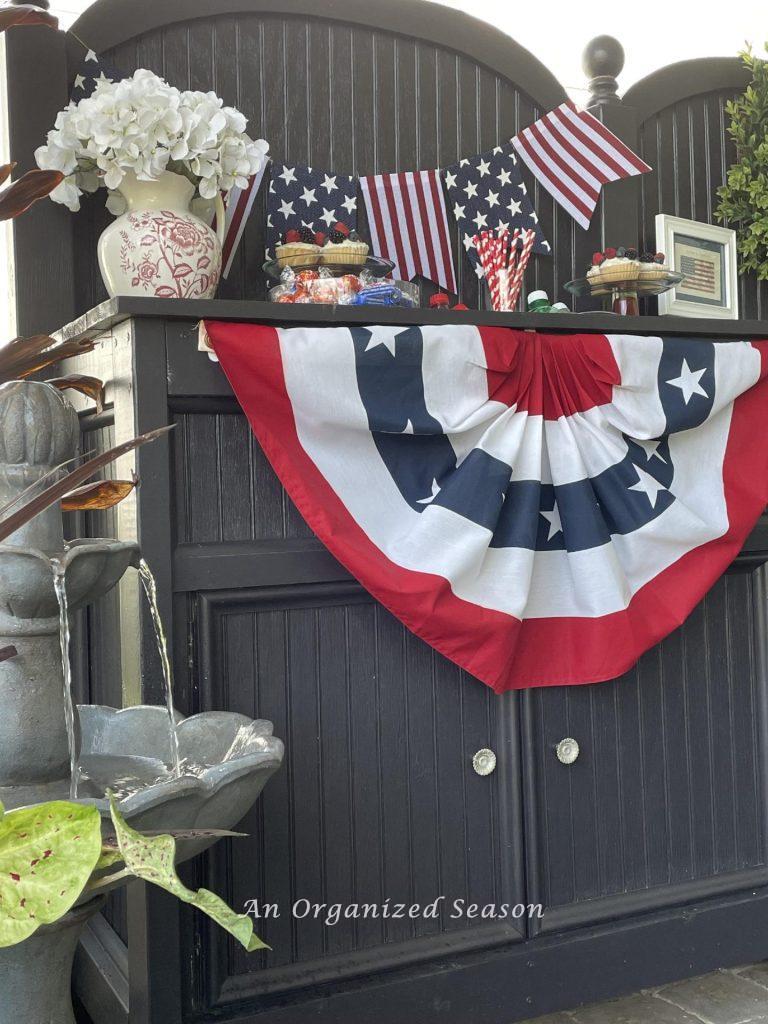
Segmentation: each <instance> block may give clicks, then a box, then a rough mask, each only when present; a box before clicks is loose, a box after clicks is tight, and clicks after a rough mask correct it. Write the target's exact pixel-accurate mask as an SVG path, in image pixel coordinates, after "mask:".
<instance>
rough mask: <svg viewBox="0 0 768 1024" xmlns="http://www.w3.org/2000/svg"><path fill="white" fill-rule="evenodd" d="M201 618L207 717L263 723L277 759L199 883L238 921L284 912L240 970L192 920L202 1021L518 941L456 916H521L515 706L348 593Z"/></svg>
mask: <svg viewBox="0 0 768 1024" xmlns="http://www.w3.org/2000/svg"><path fill="white" fill-rule="evenodd" d="M198 604H199V628H198V642H199V645H200V647H201V651H200V655H201V659H202V662H201V663H202V665H203V666H204V668H203V670H202V672H201V680H200V685H201V703H202V707H203V708H204V709H206V708H208V707H222V706H223V707H228V708H231V709H233V710H238V711H242V712H244V713H246V714H249V715H254V716H260V717H264V718H269V719H271V720H272V721H273V722H274V726H275V732H276V734H277V735H278V736H280V737H281V738H283V739H284V740H285V744H286V762H285V764H284V766H283V768H282V769H281V770H280V772H278V774H277V775H275V776H274V777H273V779H271V780H270V782H269V783H268V784H267V786H266V788H265V790H264V792H263V794H262V796H261V798H260V800H259V802H258V803H257V805H256V806H255V808H254V809H253V811H252V812H251V813H250V814H249V815H248V817H247V819H246V820H245V821H244V822H243V826H242V829H243V831H245V832H247V833H248V838H246V839H240V840H236V841H233V842H232V843H221V844H218V846H217V847H215V848H214V850H213V851H212V852H211V854H210V855H209V856H208V858H207V861H206V866H205V868H204V871H203V874H202V876H201V877H200V879H199V881H200V884H203V885H205V886H206V887H208V888H211V889H214V890H215V891H217V892H221V893H224V894H225V895H227V896H228V898H229V899H230V900H231V902H232V904H233V905H234V906H235V907H242V906H243V905H244V903H245V902H246V901H247V900H252V899H257V900H258V901H259V904H260V905H261V907H262V908H263V907H264V905H265V904H267V903H270V904H277V905H278V907H279V914H280V916H279V917H270V918H268V919H264V918H262V919H261V920H259V921H257V922H256V928H257V931H258V933H259V934H260V935H261V936H262V937H263V938H264V939H265V941H266V942H268V943H269V944H270V945H271V946H272V951H271V952H265V953H260V954H256V955H250V956H246V955H245V954H243V953H242V952H241V951H240V950H239V948H237V949H236V948H234V946H233V944H231V943H229V942H227V941H226V939H225V938H224V937H223V935H222V933H220V932H218V931H217V930H215V929H209V928H208V927H207V926H206V925H205V924H200V923H199V922H196V926H197V927H199V928H200V929H201V932H200V941H201V943H202V946H203V949H204V950H205V957H206V959H207V962H208V969H209V971H210V973H209V974H208V981H206V982H205V983H204V984H203V983H202V982H201V980H200V978H199V977H198V978H197V984H195V983H194V980H193V979H190V980H191V981H192V984H191V985H190V989H191V990H195V989H196V990H197V991H201V990H202V989H205V990H206V991H208V992H209V993H210V998H207V999H206V1000H205V1001H204V1005H205V1007H206V1008H211V1007H212V1006H214V1005H222V1004H223V1003H231V1002H238V1001H240V1000H243V999H248V998H252V997H254V996H257V995H258V996H260V997H269V994H270V993H273V994H275V997H277V995H278V994H279V993H285V992H287V991H289V990H292V989H297V988H301V987H304V986H306V985H308V984H310V983H311V984H318V983H320V984H322V983H324V982H326V981H331V980H333V981H338V980H339V979H343V978H346V977H354V976H356V975H360V974H366V973H370V972H371V971H376V970H383V969H392V968H397V967H399V966H404V965H407V964H413V963H415V962H419V961H421V960H429V959H435V958H439V957H445V956H448V955H455V954H457V953H461V952H464V951H467V950H471V949H477V948H482V947H485V946H491V945H497V944H500V943H507V942H510V941H516V940H518V939H520V938H521V937H522V935H523V934H524V932H525V929H526V924H525V921H522V922H521V921H520V920H516V919H514V918H512V917H511V916H509V917H508V918H506V919H503V920H502V919H500V918H493V917H485V918H483V917H482V916H472V917H468V916H454V908H453V902H454V900H461V901H463V902H464V904H465V905H466V904H469V903H477V904H478V905H479V906H481V907H482V906H487V905H494V906H495V907H498V908H501V905H502V904H504V903H507V904H509V905H510V907H511V906H512V905H514V904H517V903H522V901H523V880H522V879H523V873H522V867H521V861H522V853H521V849H520V836H521V832H522V827H521V813H520V809H519V808H520V802H519V800H518V799H517V791H518V787H519V778H520V764H519V757H518V750H517V740H518V735H519V728H518V724H517V719H516V696H515V695H509V696H508V697H507V698H502V699H499V698H497V697H496V696H495V695H494V694H493V693H492V692H491V691H490V690H489V689H487V688H486V687H484V686H482V685H481V684H480V683H478V682H477V681H476V680H473V679H471V678H469V677H467V676H466V675H465V674H464V673H462V672H461V671H460V670H459V669H458V668H457V667H456V666H455V665H453V664H451V663H450V662H448V661H446V660H445V659H444V658H442V657H440V656H439V655H437V654H436V653H435V652H434V651H432V650H431V649H430V648H429V647H428V646H427V645H426V644H424V643H422V642H421V641H420V640H418V639H417V638H415V637H413V636H412V635H411V634H410V633H408V631H407V630H405V629H404V627H403V626H402V625H401V624H400V623H399V622H397V620H396V619H394V617H393V616H391V615H390V614H389V613H388V612H386V611H385V610H384V609H382V608H381V607H380V606H378V605H377V604H376V603H375V602H374V601H373V600H372V599H371V598H370V597H369V595H367V594H366V593H365V592H364V591H363V590H362V588H360V587H359V585H358V584H356V583H351V582H344V583H318V584H311V585H307V586H296V587H274V588H272V587H265V588H258V589H252V590H240V591H227V592H225V593H221V592H219V593H211V594H204V595H201V596H199V597H198ZM484 747H491V748H492V749H494V750H495V752H496V753H497V757H498V767H497V769H496V771H495V772H493V773H492V774H491V775H488V776H485V777H481V776H480V775H478V774H477V773H476V772H475V771H474V770H473V767H472V756H473V754H474V753H475V752H476V751H477V750H479V749H481V748H484ZM438 898H441V900H440V903H439V908H438V909H439V916H437V917H426V918H425V917H422V916H416V917H410V916H408V914H407V913H406V914H405V915H403V914H402V913H401V912H399V911H398V914H397V916H390V917H387V918H385V917H384V916H383V914H382V915H381V916H378V917H373V916H365V917H360V916H356V917H350V918H344V917H343V916H342V917H341V919H340V920H339V921H338V922H337V923H334V924H331V925H329V924H328V923H327V922H326V921H325V920H324V918H325V917H326V913H327V912H326V911H322V912H320V914H319V916H318V917H317V919H316V918H315V917H314V911H310V912H309V916H306V917H304V919H303V920H297V919H296V918H295V917H294V916H293V915H292V910H291V908H292V906H293V905H294V903H295V902H296V901H308V902H309V904H312V905H313V906H314V905H315V904H321V905H322V904H325V905H327V907H329V908H330V907H332V906H333V905H334V904H339V905H341V907H342V908H344V907H346V906H347V905H358V906H362V905H363V904H375V905H377V906H379V907H382V905H384V904H386V903H387V901H389V904H390V911H394V907H395V904H405V905H406V907H409V906H410V905H412V904H419V905H420V906H421V907H422V908H423V907H426V906H427V905H428V904H430V903H432V901H434V900H436V899H438ZM304 910H305V905H304V904H302V905H301V908H300V911H299V912H300V913H303V912H304ZM331 912H333V911H331ZM342 914H343V911H342ZM197 1008H198V1009H199V1008H200V1007H199V1006H198V1007H197Z"/></svg>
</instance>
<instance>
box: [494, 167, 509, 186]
mask: <svg viewBox="0 0 768 1024" xmlns="http://www.w3.org/2000/svg"><path fill="white" fill-rule="evenodd" d="M496 178H497V180H498V182H499V184H500V185H501V186H502V188H503V187H504V186H505V185H509V184H510V183H511V179H512V172H511V171H505V170H504V168H502V169H501V172H500V173H499V174H497V175H496Z"/></svg>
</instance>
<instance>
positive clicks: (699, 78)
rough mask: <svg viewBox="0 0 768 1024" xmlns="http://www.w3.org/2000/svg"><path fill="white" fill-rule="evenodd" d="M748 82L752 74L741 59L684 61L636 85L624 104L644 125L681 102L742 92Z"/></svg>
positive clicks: (725, 58) (654, 73) (706, 58)
mask: <svg viewBox="0 0 768 1024" xmlns="http://www.w3.org/2000/svg"><path fill="white" fill-rule="evenodd" d="M749 80H750V75H749V72H748V71H747V69H746V68H745V67H744V65H743V64H742V62H741V60H740V59H739V58H738V57H701V58H697V59H696V60H681V61H679V62H678V63H677V64H669V65H668V66H667V67H665V68H660V69H659V70H658V71H654V72H653V74H650V75H648V76H647V77H646V78H642V79H641V80H640V81H639V82H636V83H635V84H634V85H633V86H632V87H631V88H629V89H628V90H627V91H626V93H625V94H624V97H623V102H624V103H625V104H626V105H627V106H628V107H634V108H635V110H636V111H637V116H638V120H639V122H640V124H642V123H643V122H644V121H647V120H648V118H650V117H653V116H654V114H658V113H659V111H661V110H664V109H666V108H667V107H671V106H673V104H675V103H679V102H680V101H681V100H686V99H689V98H690V97H693V96H700V95H702V94H703V93H706V92H724V91H726V90H733V91H737V90H738V91H740V90H742V89H745V88H746V86H747V85H748V84H749Z"/></svg>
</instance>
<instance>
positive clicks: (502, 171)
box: [443, 143, 551, 277]
mask: <svg viewBox="0 0 768 1024" xmlns="http://www.w3.org/2000/svg"><path fill="white" fill-rule="evenodd" d="M443 179H444V181H445V187H446V189H447V190H448V197H449V199H450V205H451V207H452V210H453V215H454V217H455V218H456V223H457V224H458V225H459V230H460V231H461V243H462V245H463V247H464V250H465V252H466V254H467V257H468V258H469V261H470V263H471V264H472V266H473V267H474V268H475V273H476V274H477V276H478V277H482V276H483V268H482V267H481V266H480V261H479V259H478V255H477V249H476V247H475V243H474V242H473V241H472V239H473V238H474V237H475V235H477V234H478V233H479V232H480V231H484V230H485V229H490V230H504V229H508V230H509V231H511V232H514V229H515V228H519V229H520V231H527V230H534V231H535V232H536V237H535V239H534V243H533V251H534V252H537V253H542V254H544V255H549V254H550V253H551V250H550V246H549V242H548V241H547V240H546V238H545V237H544V232H543V231H542V230H541V227H540V226H539V218H538V217H537V215H536V211H535V210H534V208H533V203H532V202H531V200H530V197H529V196H528V189H527V187H526V184H525V182H524V181H523V179H522V176H521V174H520V168H519V167H518V164H517V159H516V157H515V153H514V150H513V148H512V144H511V143H507V145H506V146H496V148H495V149H493V150H489V151H488V152H487V153H478V154H477V155H476V156H472V157H464V159H462V160H459V162H458V163H456V164H454V165H453V166H452V167H448V168H447V169H446V170H444V171H443Z"/></svg>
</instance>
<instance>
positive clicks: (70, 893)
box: [0, 802, 101, 947]
mask: <svg viewBox="0 0 768 1024" xmlns="http://www.w3.org/2000/svg"><path fill="white" fill-rule="evenodd" d="M100 856H101V818H100V816H99V812H98V811H97V810H96V808H95V807H83V806H80V805H79V804H70V803H64V802H55V803H47V804H37V805H36V806H34V807H28V808H25V809H21V810H17V811H9V812H8V813H7V814H4V813H3V808H2V804H0V947H2V946H13V945H15V944H16V943H17V942H22V941H23V940H24V939H27V938H29V936H30V935H32V934H33V933H34V932H35V931H37V929H38V928H39V927H40V926H41V925H43V924H52V923H53V922H54V921H58V919H59V918H60V917H63V916H64V914H66V913H67V911H68V910H70V909H71V907H72V906H74V904H75V902H76V900H77V898H78V897H79V896H80V894H81V893H82V891H83V889H84V888H85V886H86V883H87V882H88V879H89V878H90V877H91V873H92V872H93V870H94V868H95V867H96V864H97V862H98V860H99V857H100Z"/></svg>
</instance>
